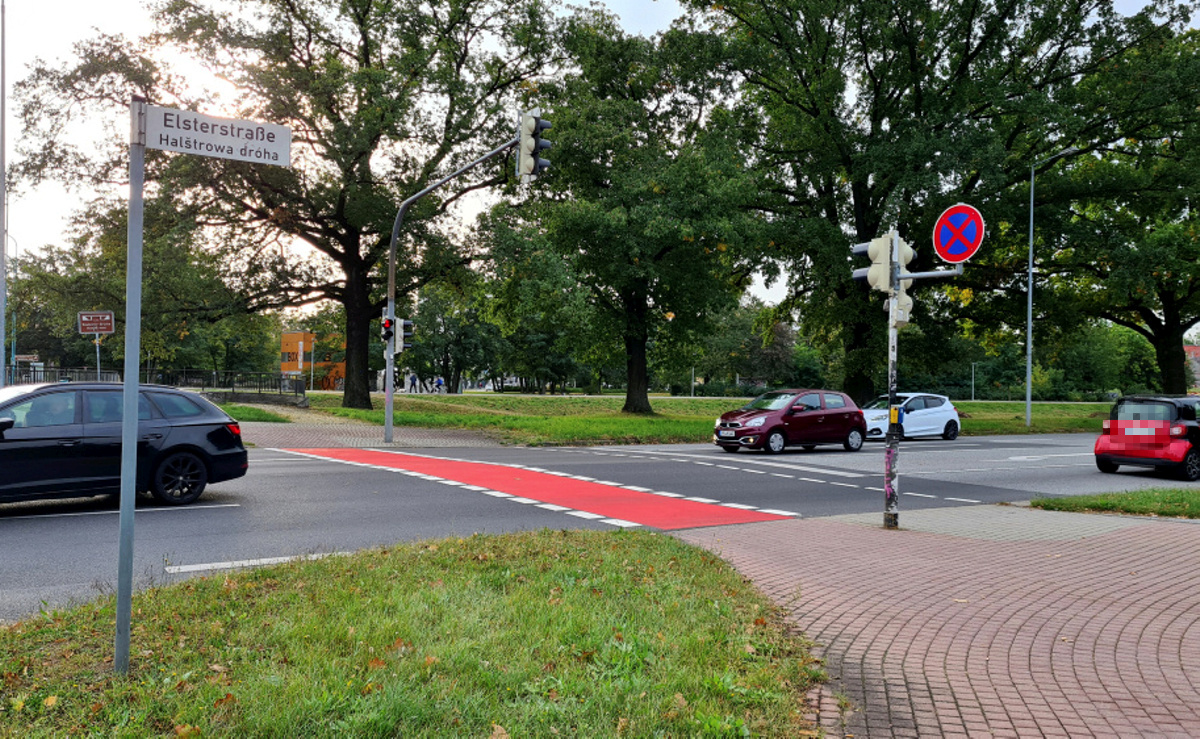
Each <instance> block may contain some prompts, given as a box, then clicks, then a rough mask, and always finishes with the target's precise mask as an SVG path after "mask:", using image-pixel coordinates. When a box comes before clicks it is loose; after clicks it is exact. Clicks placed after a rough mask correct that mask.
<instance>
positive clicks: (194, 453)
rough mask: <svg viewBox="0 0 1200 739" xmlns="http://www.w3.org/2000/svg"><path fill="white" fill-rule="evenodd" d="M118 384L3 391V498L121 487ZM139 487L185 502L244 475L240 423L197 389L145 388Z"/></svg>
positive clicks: (0, 466) (74, 494) (170, 501)
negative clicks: (207, 487)
mask: <svg viewBox="0 0 1200 739" xmlns="http://www.w3.org/2000/svg"><path fill="white" fill-rule="evenodd" d="M122 410H123V400H122V385H121V384H120V383H105V382H76V383H59V384H52V385H51V384H45V385H12V386H9V387H5V388H0V502H7V501H13V500H27V499H31V498H69V497H81V496H89V495H100V494H111V493H117V492H119V491H120V483H121V417H122V415H123V414H122ZM137 462H138V464H137V477H136V487H137V490H138V491H139V492H146V491H148V492H150V493H152V494H153V495H154V497H155V498H157V499H158V500H160V501H162V502H163V503H167V504H173V505H182V504H185V503H191V502H193V501H195V500H196V499H197V498H199V497H200V495H201V493H203V492H204V488H205V486H207V485H208V484H209V483H217V482H223V481H225V480H232V479H234V478H237V477H241V476H243V475H245V474H246V468H247V464H248V463H247V455H246V447H245V445H244V444H243V443H242V431H241V428H240V427H239V426H238V423H237V421H234V420H233V419H232V418H230V417H229V416H228V415H227V414H226V413H225V412H224V411H222V410H221V409H220V408H218V407H217V406H215V405H213V404H212V403H210V402H209V401H208V400H205V399H204V398H202V397H200V396H199V395H197V394H195V393H190V392H186V391H183V390H178V389H176V388H171V387H163V386H158V385H142V386H140V392H139V397H138V453H137Z"/></svg>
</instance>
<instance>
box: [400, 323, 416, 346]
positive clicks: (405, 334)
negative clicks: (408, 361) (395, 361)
mask: <svg viewBox="0 0 1200 739" xmlns="http://www.w3.org/2000/svg"><path fill="white" fill-rule="evenodd" d="M413 330H414V329H413V322H412V321H409V320H404V321H401V322H400V340H401V344H400V346H401V348H402V349H412V337H413Z"/></svg>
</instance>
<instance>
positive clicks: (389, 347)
mask: <svg viewBox="0 0 1200 739" xmlns="http://www.w3.org/2000/svg"><path fill="white" fill-rule="evenodd" d="M520 142H521V138H520V136H517V137H516V138H514V139H512V140H511V141H508V142H506V143H504V144H503V145H501V146H498V147H496V148H495V149H493V150H491V151H490V152H488V153H487V154H484V155H483V156H481V157H480V158H478V159H476V160H475V161H473V162H471V163H470V164H466V165H464V166H462V167H460V168H459V169H457V170H455V171H454V172H452V173H451V174H448V175H446V176H445V177H443V178H442V179H440V180H438V181H437V182H435V183H433V184H432V185H430V186H429V187H427V188H425V189H424V190H422V191H420V192H419V193H417V194H416V195H413V196H412V197H410V198H408V199H407V200H405V201H404V202H403V203H401V204H400V210H399V211H397V213H396V222H395V223H394V224H392V243H391V247H390V248H389V250H388V290H387V296H388V297H387V318H390V319H391V320H392V325H393V326H394V325H396V242H397V240H399V238H400V226H401V224H403V223H404V214H405V212H407V211H408V207H409V206H410V205H412V204H413V203H415V202H417V201H418V200H420V199H421V198H423V197H425V196H426V195H428V194H429V193H431V192H433V191H434V190H436V189H438V188H439V187H441V186H442V185H444V184H446V183H447V182H449V181H450V180H452V179H454V178H455V177H458V176H459V175H462V174H464V173H466V172H468V171H470V170H471V169H474V168H475V167H477V166H479V165H480V164H483V163H484V162H486V161H487V160H489V159H491V158H492V157H494V156H496V155H498V154H502V153H504V152H506V151H508V150H509V149H511V148H512V147H514V146H516V145H517V144H519V143H520ZM395 347H396V334H395V332H394V331H393V332H392V335H391V336H389V337H388V339H387V344H386V345H385V346H384V350H383V352H384V359H385V370H384V374H386V375H387V379H385V380H384V383H385V384H384V388H385V393H386V394H385V401H384V411H383V440H384V442H386V443H389V444H390V443H391V441H392V425H393V419H392V409H393V407H394V405H395V399H394V397H393V396H394V393H395V385H396V378H395V363H396V353H395Z"/></svg>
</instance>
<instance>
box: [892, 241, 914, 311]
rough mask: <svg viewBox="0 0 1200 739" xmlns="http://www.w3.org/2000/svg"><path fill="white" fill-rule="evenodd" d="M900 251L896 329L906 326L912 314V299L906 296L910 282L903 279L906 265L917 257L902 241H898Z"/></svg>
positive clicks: (906, 269) (906, 272)
mask: <svg viewBox="0 0 1200 739" xmlns="http://www.w3.org/2000/svg"><path fill="white" fill-rule="evenodd" d="M899 241H900V243H899V247H900V248H899V251H900V263H899V264H900V270H899V271H900V279H899V280H898V282H899V287H898V290H899V294H898V295H897V296H896V328H901V327H903V326H907V325H908V319H909V317H910V316H911V314H912V307H913V299H912V298H911V297H909V295H908V292H907V290H908V288H910V287H912V280H906V279H904V276H905V275H906V274H908V263H909V262H911V261H912V260H913V257H915V256H916V255H917V252H916V250H915V249H913V248H912V247H911V246H909V245H908V243H907V242H906V241H904V239H900V240H899Z"/></svg>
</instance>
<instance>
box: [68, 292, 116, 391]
mask: <svg viewBox="0 0 1200 739" xmlns="http://www.w3.org/2000/svg"><path fill="white" fill-rule="evenodd" d="M77 320H78V321H79V333H81V334H93V338H92V343H93V344H95V345H96V381H97V382H99V381H100V334H105V335H107V334H111V333H112V332H113V331H114V330H115V327H114V325H113V324H114V321H113V313H112V311H110V310H84V311H79V316H78V319H77Z"/></svg>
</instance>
